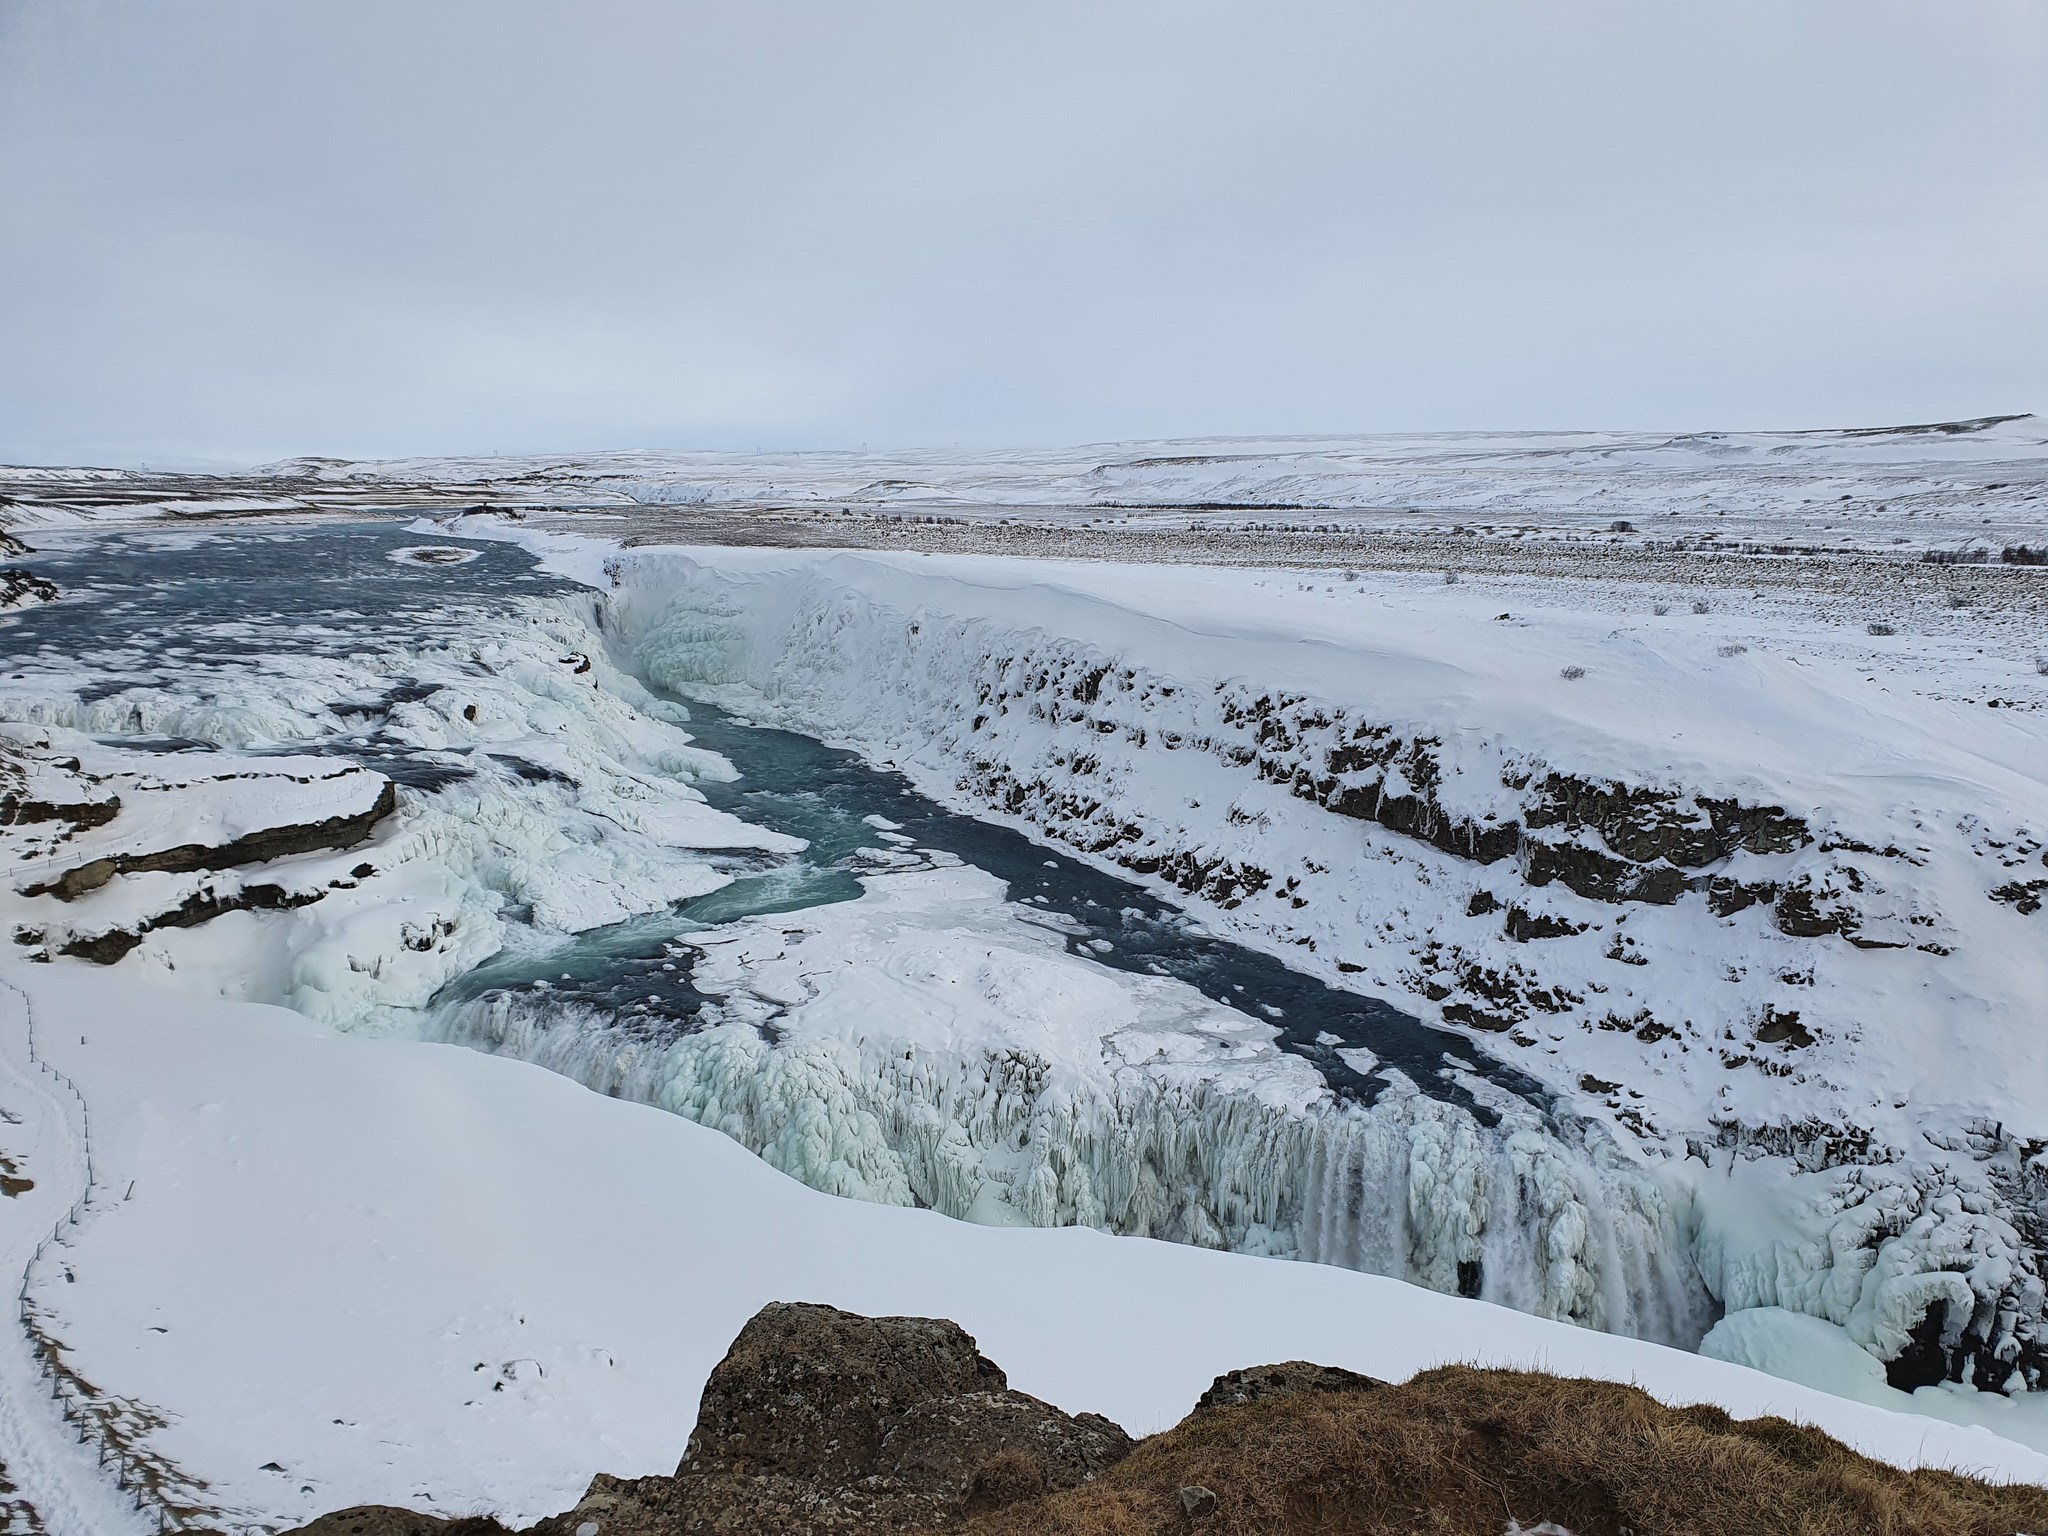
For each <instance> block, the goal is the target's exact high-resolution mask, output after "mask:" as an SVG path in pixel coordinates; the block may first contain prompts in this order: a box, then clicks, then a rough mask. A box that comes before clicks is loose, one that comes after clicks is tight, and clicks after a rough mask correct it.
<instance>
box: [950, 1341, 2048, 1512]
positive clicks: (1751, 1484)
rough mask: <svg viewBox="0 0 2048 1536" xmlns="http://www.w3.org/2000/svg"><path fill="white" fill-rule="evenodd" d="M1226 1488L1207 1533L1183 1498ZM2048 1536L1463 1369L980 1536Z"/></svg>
mask: <svg viewBox="0 0 2048 1536" xmlns="http://www.w3.org/2000/svg"><path fill="white" fill-rule="evenodd" d="M1196 1485H1198V1486H1201V1487H1205V1488H1209V1489H1213V1490H1214V1491H1215V1493H1216V1495H1217V1505H1216V1507H1215V1509H1214V1510H1213V1511H1212V1512H1209V1513H1207V1514H1205V1515H1202V1516H1199V1517H1195V1518H1190V1517H1189V1516H1188V1515H1187V1514H1185V1513H1184V1512H1183V1510H1182V1507H1181V1500H1180V1496H1179V1495H1180V1490H1181V1489H1182V1488H1184V1487H1189V1486H1196ZM1511 1519H1513V1520H1518V1521H1520V1522H1521V1524H1522V1525H1523V1526H1524V1527H1528V1526H1532V1525H1535V1524H1537V1523H1538V1522H1540V1521H1544V1520H1550V1521H1555V1522H1556V1523H1558V1524H1559V1525H1562V1526H1565V1527H1566V1528H1568V1529H1569V1530H1571V1531H1572V1532H1574V1533H1575V1536H2012V1533H2015V1532H2022V1531H2033V1532H2043V1533H2048V1490H2044V1489H2039V1488H2027V1487H1999V1486H1995V1485H1991V1484H1986V1483H1982V1482H1977V1481H1975V1480H1973V1479H1970V1478H1965V1477H1960V1476H1956V1475H1954V1474H1952V1473H1946V1472H1931V1471H1921V1472H1911V1473H1908V1472H1901V1471H1898V1470H1897V1469H1896V1468H1892V1467H1888V1466H1885V1465H1882V1464H1881V1463H1878V1462H1874V1461H1871V1460H1869V1459H1868V1458H1866V1457H1863V1456H1860V1455H1858V1454H1856V1453H1855V1452H1854V1451H1851V1450H1849V1449H1848V1448H1847V1447H1845V1446H1843V1445H1841V1444H1839V1443H1838V1442H1836V1441H1834V1440H1832V1439H1830V1438H1829V1437H1828V1436H1827V1435H1825V1434H1822V1433H1821V1432H1820V1431H1819V1430H1815V1429H1808V1428H1805V1427H1802V1426H1800V1425H1796V1424H1792V1423H1789V1422H1787V1421H1786V1420H1783V1419H1754V1420H1746V1421H1736V1420H1732V1419H1730V1418H1729V1417H1728V1415H1727V1414H1725V1413H1724V1412H1722V1411H1721V1410H1720V1409H1718V1408H1706V1407H1699V1408H1684V1409H1672V1408H1666V1407H1665V1406H1663V1405H1662V1404H1660V1403H1658V1402H1657V1401H1656V1400H1655V1399H1654V1398H1652V1397H1650V1396H1649V1395H1648V1394H1647V1393H1644V1392H1641V1391H1638V1390H1637V1389H1635V1388H1633V1387H1625V1386H1619V1385H1616V1384H1614V1383H1611V1382H1599V1381H1580V1380H1565V1379H1560V1378H1558V1377H1553V1376H1542V1375H1535V1374H1528V1373H1523V1372H1514V1371H1482V1370H1474V1369H1471V1368H1469V1367H1463V1366H1458V1367H1449V1368H1446V1369H1443V1370H1436V1371H1430V1372H1426V1373H1425V1374H1423V1375H1421V1376H1418V1377H1416V1378H1415V1379H1414V1380H1413V1381H1411V1382H1409V1383H1408V1384H1407V1385H1405V1386H1399V1387H1380V1388H1377V1389H1375V1390H1368V1391H1352V1392H1341V1393H1298V1394H1291V1395H1280V1396H1271V1397H1266V1398H1262V1399H1260V1400H1258V1401H1256V1402H1252V1403H1248V1404H1245V1405H1243V1406H1234V1407H1218V1408H1208V1409H1203V1410H1199V1411H1197V1412H1196V1413H1194V1414H1192V1415H1190V1416H1189V1417H1188V1418H1187V1419H1186V1420H1184V1421H1183V1422H1182V1423H1181V1424H1180V1425H1179V1426H1178V1427H1176V1428H1174V1429H1172V1430H1170V1431H1168V1432H1167V1433H1165V1434H1162V1435H1157V1436H1154V1437H1153V1438H1152V1439H1150V1440H1147V1441H1145V1442H1143V1443H1142V1444H1141V1445H1139V1447H1138V1448H1137V1449H1136V1450H1135V1451H1134V1452H1133V1453H1132V1454H1131V1456H1130V1458H1129V1459H1128V1460H1126V1461H1124V1462H1123V1463H1122V1464H1120V1465H1119V1466H1117V1467H1115V1468H1114V1469H1112V1470H1111V1471H1110V1472H1108V1473H1106V1474H1105V1475H1104V1476H1102V1477H1101V1478H1099V1479H1098V1480H1096V1481H1095V1482H1093V1483H1091V1484H1089V1485H1087V1486H1086V1487H1082V1488H1076V1489H1073V1490H1071V1491H1069V1492H1066V1493H1060V1494H1055V1495H1052V1496H1051V1497H1048V1498H1043V1499H1034V1500H1029V1501H1026V1502H1021V1503H1017V1504H1013V1505H1010V1506H1009V1507H1007V1508H1004V1509H1000V1510H996V1511H993V1512H990V1513H987V1514H983V1515H981V1516H979V1517H978V1518H976V1519H974V1520H972V1521H971V1522H969V1524H968V1525H967V1526H966V1527H965V1528H964V1532H963V1536H964V1533H972V1536H1140V1533H1144V1536H1152V1533H1158V1532H1167V1531H1198V1532H1202V1533H1205V1536H1254V1533H1257V1536H1274V1533H1290V1536H1292V1533H1301V1536H1308V1533H1317V1536H1323V1533H1329V1536H1381V1533H1387V1536H1391V1533H1394V1532H1400V1533H1403V1536H1409V1533H1433V1536H1452V1533H1456V1536H1500V1533H1501V1532H1502V1531H1503V1530H1505V1529H1506V1528H1507V1527H1508V1522H1509V1521H1510V1520H1511Z"/></svg>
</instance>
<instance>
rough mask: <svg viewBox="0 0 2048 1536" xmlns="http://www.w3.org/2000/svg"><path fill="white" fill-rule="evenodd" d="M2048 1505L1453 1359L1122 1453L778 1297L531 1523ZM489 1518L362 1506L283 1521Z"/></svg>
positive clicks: (575, 1535) (1625, 1525)
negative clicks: (573, 1493)
mask: <svg viewBox="0 0 2048 1536" xmlns="http://www.w3.org/2000/svg"><path fill="white" fill-rule="evenodd" d="M1544 1522H1550V1523H1549V1524H1545V1523H1544ZM2043 1522H2048V1490H2042V1489H2038V1488H2026V1487H1993V1486H1990V1485H1987V1484H1985V1483H1981V1482H1977V1481H1975V1480H1972V1479H1969V1478H1964V1477H1959V1476H1956V1475H1954V1474H1951V1473H1944V1472H1932V1471H1920V1472H1911V1473H1907V1472H1900V1471H1897V1470H1895V1469H1893V1468H1890V1467H1886V1466H1883V1465H1881V1464H1879V1463H1876V1462H1872V1461H1869V1460H1867V1459H1866V1458H1864V1457H1862V1456H1859V1455H1857V1454H1855V1453H1854V1452H1852V1451H1850V1450H1848V1449H1846V1448H1845V1447H1843V1446H1842V1445H1840V1444H1839V1443H1838V1442H1836V1441H1834V1440H1831V1439H1829V1438H1828V1437H1827V1436H1826V1435H1824V1434H1822V1433H1821V1432H1820V1431H1818V1430H1815V1429H1810V1428H1806V1427H1803V1426H1799V1425H1795V1424H1791V1423H1788V1422H1786V1421H1785V1420H1782V1419H1756V1420H1748V1421H1737V1420H1733V1419H1731V1418H1730V1417H1729V1416H1728V1415H1727V1414H1726V1413H1724V1412H1722V1411H1721V1410H1720V1409H1718V1408H1706V1407H1699V1408H1681V1409H1674V1408H1667V1407H1665V1406H1663V1405H1662V1404H1660V1403H1658V1402H1657V1401H1656V1400H1655V1399H1653V1398H1651V1397H1650V1396H1649V1395H1648V1394H1646V1393H1644V1392H1642V1391H1640V1390H1638V1389H1636V1388H1634V1387H1627V1386H1620V1385H1616V1384H1614V1383H1611V1382H1591V1381H1581V1380H1573V1379H1568V1378H1559V1377H1553V1376H1545V1375H1540V1374H1536V1373H1531V1372H1515V1371H1484V1370H1475V1369H1472V1368H1469V1367H1463V1366H1453V1367H1447V1368H1444V1369H1440V1370H1435V1371H1429V1372H1425V1373H1424V1374H1422V1375H1420V1376H1418V1377H1416V1378H1415V1379H1414V1380H1413V1381H1410V1382H1408V1383H1406V1384H1405V1385H1401V1386H1393V1385H1389V1384H1387V1383H1385V1382H1381V1381H1376V1380H1374V1379H1373V1378H1371V1377H1369V1376H1362V1375H1358V1374H1356V1373H1354V1372H1350V1371H1343V1370H1337V1369H1333V1368H1330V1367H1325V1366H1318V1365H1312V1364H1308V1363H1306V1362H1303V1361H1290V1362H1287V1363H1284V1364H1280V1365H1271V1366H1262V1367H1257V1368H1254V1369H1250V1370H1240V1371H1232V1372H1229V1373H1227V1374H1226V1375H1224V1376H1221V1377H1219V1378H1217V1380H1216V1382H1215V1384H1214V1385H1213V1386H1211V1387H1210V1389H1209V1390H1208V1391H1207V1392H1206V1393H1204V1394H1203V1396H1202V1398H1201V1401H1200V1402H1199V1403H1197V1404H1196V1405H1195V1409H1194V1411H1193V1412H1192V1413H1191V1414H1189V1415H1188V1417H1187V1418H1186V1419H1184V1420H1183V1421H1182V1422H1181V1423H1180V1424H1179V1425H1178V1426H1176V1427H1175V1428H1173V1429H1171V1430H1169V1431H1167V1432H1166V1433H1164V1434H1161V1435H1155V1436H1153V1437H1152V1438H1150V1439H1148V1440H1144V1441H1141V1442H1139V1443H1138V1444H1137V1445H1135V1446H1133V1445H1132V1443H1131V1442H1130V1440H1129V1439H1128V1438H1127V1437H1126V1436H1125V1435H1124V1433H1123V1431H1122V1430H1120V1429H1118V1428H1117V1427H1116V1426H1115V1425H1114V1424H1111V1423H1110V1422H1109V1421H1108V1420H1106V1419H1102V1418H1099V1417H1097V1416H1095V1415H1093V1414H1085V1413H1084V1414H1080V1415H1068V1414H1065V1413H1062V1412H1060V1411H1059V1410H1058V1409H1056V1408H1053V1407H1050V1406H1049V1405H1047V1404H1045V1403H1042V1402H1039V1401H1038V1400H1037V1399H1036V1398H1032V1397H1028V1396H1026V1395H1025V1394H1023V1393H1021V1392H1016V1391H1013V1390H1011V1389H1010V1388H1009V1387H1008V1385H1007V1383H1006V1381H1005V1378H1004V1376H1003V1372H1002V1370H1001V1369H1000V1368H999V1367H997V1366H996V1365H995V1364H994V1363H993V1362H991V1361H989V1360H987V1359H985V1358H984V1357H983V1356H982V1355H980V1354H979V1353H978V1352H977V1351H976V1349H975V1347H974V1341H973V1340H972V1339H971V1338H969V1337H968V1336H967V1335H966V1334H965V1333H964V1332H962V1331H961V1329H960V1328H959V1327H958V1326H957V1325H956V1324H953V1323H950V1322H945V1321H940V1320H935V1319H930V1318H911V1317H896V1318H867V1317H858V1316H855V1315H853V1314H851V1313H846V1312H840V1311H837V1310H835V1309H833V1308H831V1307H822V1306H811V1305H803V1304H796V1305H791V1304H782V1303H778V1304H775V1305H771V1306H769V1307H767V1308H765V1309H763V1311H762V1312H760V1313H759V1314H758V1315H757V1316H756V1317H755V1318H754V1319H753V1321H751V1322H750V1323H748V1324H747V1326H746V1328H745V1329H744V1330H742V1332H741V1333H740V1336H739V1338H738V1339H737V1340H735V1341H734V1343H733V1347H732V1349H731V1351H730V1352H729V1353H728V1354H727V1355H726V1357H725V1360H724V1362H723V1363H722V1364H721V1365H720V1366H719V1367H718V1369H717V1370H716V1371H715V1372H714V1373H713V1374H712V1376H711V1379H710V1381H709V1382H708V1383H707V1384H706V1386H705V1390H704V1400H703V1407H702V1410H701V1412H700V1415H699V1418H698V1422H697V1428H696V1431H695V1433H694V1434H692V1435H691V1437H690V1443H689V1447H688V1449H687V1450H686V1451H685V1452H684V1455H683V1461H682V1465H681V1466H679V1467H678V1468H677V1470H676V1474H675V1476H673V1477H648V1478H640V1479H637V1480H633V1481H624V1480H621V1479H617V1478H612V1477H603V1476H600V1477H599V1478H597V1479H596V1481H595V1482H593V1483H592V1485H591V1488H590V1491H589V1493H588V1494H587V1495H586V1496H585V1497H584V1498H583V1500H582V1501H581V1502H580V1503H578V1504H577V1505H576V1507H575V1508H573V1509H571V1510H569V1511H567V1512H565V1513H563V1514H560V1515H556V1516H554V1517H552V1518H550V1519H547V1520H543V1521H541V1522H540V1523H539V1524H538V1525H536V1526H533V1527H532V1528H531V1530H532V1532H533V1533H534V1536H680V1533H684V1532H691V1533H706V1536H710V1533H716V1536H799V1533H818V1536H828V1533H836V1532H853V1531H861V1532H882V1531H897V1532H910V1531H939V1530H946V1531H959V1532H963V1533H969V1532H971V1533H974V1536H1037V1533H1055V1532H1057V1533H1063V1536H1098V1533H1101V1536H1109V1533H1115V1536H1125V1533H1129V1536H1140V1533H1145V1536H1153V1533H1158V1532H1181V1531H1192V1532H1204V1533H1214V1536H1226V1533H1227V1536H1251V1533H1262V1536H1272V1533H1289V1532H1311V1531H1313V1532H1318V1533H1345V1536H1351V1533H1355V1536H1392V1533H1395V1532H1401V1533H1409V1532H1414V1531H1419V1530H1430V1531H1438V1532H1444V1533H1471V1536H1499V1533H1500V1532H1501V1530H1502V1529H1503V1528H1506V1529H1508V1530H1511V1531H1512V1530H1563V1531H1568V1532H1572V1533H1576V1536H1620V1533H1621V1532H1634V1533H1636V1536H1708V1533H1712V1536H1764V1533H1771V1536H1779V1533H1783V1532H1785V1531H1789V1530H1798V1531H1802V1532H1810V1533H1814V1536H1831V1533H1836V1532H1840V1533H1842V1536H1849V1533H1852V1532H1853V1533H1861V1532H1867V1531H1873V1530H1887V1531H1893V1532H1897V1533H1900V1536H1908V1533H1926V1536H1936V1533H1940V1536H1963V1533H1982V1536H1993V1533H2013V1532H2017V1531H2019V1530H2022V1529H2026V1528H2033V1529H2039V1528H2040V1526H2041V1524H2042V1523H2043ZM504 1529H505V1528H504V1527H503V1526H500V1525H499V1524H498V1523H497V1522H495V1521H493V1520H489V1519H487V1518H470V1519H461V1520H454V1521H441V1520H437V1519H435V1518H433V1517H431V1516H427V1515H421V1514H417V1513H413V1512H411V1511H406V1510H398V1509H359V1510H347V1511H343V1512H341V1513H340V1514H335V1515H329V1516H326V1517H324V1518H322V1519H320V1520H317V1521H315V1522H314V1523H313V1524H312V1525H310V1526H307V1527H305V1528H304V1530H303V1531H302V1532H301V1533H299V1536H434V1533H439V1536H492V1533H497V1532H502V1531H503V1530H504Z"/></svg>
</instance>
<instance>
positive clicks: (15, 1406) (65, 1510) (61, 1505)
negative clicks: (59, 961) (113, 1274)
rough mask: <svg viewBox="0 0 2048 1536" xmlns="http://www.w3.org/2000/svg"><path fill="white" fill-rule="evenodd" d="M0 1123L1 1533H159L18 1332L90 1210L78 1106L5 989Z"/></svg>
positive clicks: (0, 994) (19, 997) (18, 999)
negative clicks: (1, 1321) (6, 1498)
mask: <svg viewBox="0 0 2048 1536" xmlns="http://www.w3.org/2000/svg"><path fill="white" fill-rule="evenodd" d="M0 1113H4V1115H5V1118H6V1122H7V1135H8V1145H9V1147H10V1149H20V1150H19V1151H18V1152H17V1154H16V1160H17V1162H18V1163H19V1164H20V1166H21V1168H22V1171H23V1173H24V1174H25V1175H26V1176H28V1177H30V1178H31V1179H32V1180H33V1185H34V1187H33V1188H31V1189H29V1190H26V1191H24V1192H23V1193H21V1194H20V1195H18V1196H16V1197H14V1198H13V1199H11V1200H8V1201H7V1202H5V1205H4V1207H0V1274H4V1275H5V1276H6V1278H7V1281H8V1285H9V1293H10V1294H11V1295H12V1296H13V1298H14V1301H15V1315H14V1318H13V1319H12V1320H11V1323H10V1325H9V1326H8V1327H7V1328H5V1329H4V1330H0V1467H4V1468H5V1469H6V1477H7V1479H8V1481H10V1482H12V1483H13V1484H14V1485H15V1489H16V1493H15V1495H14V1496H13V1497H14V1498H15V1499H16V1500H18V1503H16V1504H15V1505H14V1506H12V1507H11V1508H9V1507H8V1506H0V1513H6V1514H10V1515H11V1516H12V1520H11V1522H10V1529H25V1530H28V1531H35V1532H47V1533H48V1536H74V1533H75V1536H113V1533H117V1532H122V1531H137V1532H141V1531H154V1530H157V1529H159V1521H158V1520H157V1519H156V1518H154V1517H153V1516H152V1515H146V1514H144V1513H143V1511H142V1510H141V1508H140V1507H139V1506H138V1504H137V1503H136V1501H135V1499H134V1498H133V1496H131V1495H129V1494H127V1493H124V1492H123V1491H122V1490H121V1489H120V1488H118V1487H117V1486H116V1485H115V1484H114V1482H113V1480H112V1479H111V1478H109V1477H108V1476H107V1474H106V1472H105V1471H104V1469H103V1466H102V1464H101V1462H100V1454H101V1453H100V1452H99V1451H98V1450H97V1449H96V1448H95V1446H94V1444H93V1443H92V1442H91V1441H89V1440H87V1439H86V1438H85V1437H84V1436H82V1435H81V1434H80V1433H79V1432H78V1431H77V1430H76V1429H74V1428H73V1427H72V1426H71V1425H70V1424H69V1423H67V1422H66V1420H65V1418H64V1413H63V1409H62V1408H61V1406H60V1405H59V1402H58V1399H57V1398H56V1396H55V1395H54V1393H53V1392H52V1390H51V1385H50V1381H49V1378H48V1377H47V1376H46V1375H45V1374H44V1373H43V1369H42V1366H41V1362H40V1361H39V1360H38V1358H37V1352H36V1345H35V1342H34V1340H33V1338H32V1337H31V1334H30V1332H29V1326H28V1325H29V1305H30V1296H31V1292H32V1289H33V1287H34V1285H35V1281H36V1278H37V1269H38V1267H39V1264H40V1263H41V1262H43V1261H45V1260H46V1258H47V1256H48V1254H49V1252H50V1250H51V1249H52V1248H53V1247H60V1246H61V1245H62V1244H63V1242H64V1234H65V1233H66V1232H67V1231H68V1230H70V1229H73V1228H75V1227H76V1226H77V1224H78V1222H79V1220H80V1219H81V1217H82V1216H83V1215H84V1213H85V1210H86V1208H87V1205H88V1203H89V1202H90V1200H91V1198H92V1194H93V1178H92V1154H91V1148H90V1146H89V1144H88V1140H87V1126H86V1118H85V1100H84V1099H83V1098H82V1097H81V1096H80V1095H79V1092H78V1089H77V1088H76V1086H75V1085H73V1083H72V1082H71V1080H70V1079H69V1078H68V1077H65V1076H64V1075H63V1074H62V1073H60V1072H58V1071H57V1070H56V1069H55V1068H53V1067H51V1066H50V1065H49V1064H48V1063H47V1062H45V1061H43V1060H42V1059H41V1058H40V1057H39V1056H38V1055H37V1054H36V1048H35V1020H34V1017H33V1015H32V1014H31V1012H30V1009H29V1003H28V999H27V998H26V997H25V996H24V995H23V994H22V993H21V992H20V991H19V990H18V989H16V988H15V987H14V986H13V985H12V984H11V983H0ZM24 1506H25V1507H24Z"/></svg>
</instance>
